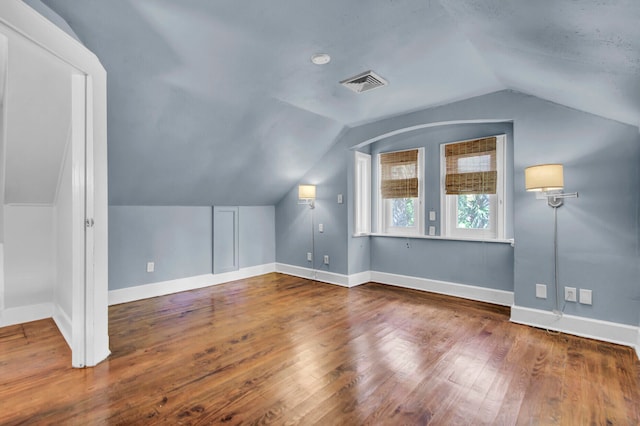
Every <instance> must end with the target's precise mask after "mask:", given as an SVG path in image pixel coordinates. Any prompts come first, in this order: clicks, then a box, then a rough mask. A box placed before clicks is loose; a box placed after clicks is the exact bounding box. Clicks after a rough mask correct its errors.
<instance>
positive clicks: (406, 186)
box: [378, 148, 424, 235]
mask: <svg viewBox="0 0 640 426" xmlns="http://www.w3.org/2000/svg"><path fill="white" fill-rule="evenodd" d="M423 158H424V149H422V148H418V149H411V150H407V151H396V152H386V153H382V154H379V155H378V232H383V233H388V234H398V235H416V234H422V222H423V219H422V204H423V201H422V192H423V191H422V186H423V183H422V174H423V171H422V169H423V166H422V164H423V161H424V160H423Z"/></svg>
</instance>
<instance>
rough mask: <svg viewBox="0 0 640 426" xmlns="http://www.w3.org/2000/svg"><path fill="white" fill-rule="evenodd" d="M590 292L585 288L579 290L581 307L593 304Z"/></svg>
mask: <svg viewBox="0 0 640 426" xmlns="http://www.w3.org/2000/svg"><path fill="white" fill-rule="evenodd" d="M592 302H593V299H592V294H591V290H587V289H586V288H581V289H580V303H582V304H583V305H592V304H593V303H592Z"/></svg>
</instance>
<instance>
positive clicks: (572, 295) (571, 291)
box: [564, 287, 578, 302]
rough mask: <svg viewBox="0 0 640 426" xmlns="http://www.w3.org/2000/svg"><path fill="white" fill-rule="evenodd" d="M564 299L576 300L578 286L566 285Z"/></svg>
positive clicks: (568, 300)
mask: <svg viewBox="0 0 640 426" xmlns="http://www.w3.org/2000/svg"><path fill="white" fill-rule="evenodd" d="M564 300H566V301H567V302H576V301H577V300H578V299H577V298H576V288H575V287H565V288H564Z"/></svg>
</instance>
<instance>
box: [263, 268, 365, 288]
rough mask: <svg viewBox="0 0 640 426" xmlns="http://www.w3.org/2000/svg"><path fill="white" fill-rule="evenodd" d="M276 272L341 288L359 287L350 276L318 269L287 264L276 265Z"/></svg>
mask: <svg viewBox="0 0 640 426" xmlns="http://www.w3.org/2000/svg"><path fill="white" fill-rule="evenodd" d="M276 272H280V273H282V274H287V275H293V276H294V277H300V278H306V279H309V280H314V281H320V282H323V283H326V284H335V285H339V286H341V287H355V286H356V285H358V284H351V280H350V276H348V275H344V274H337V273H335V272H328V271H322V270H318V269H311V268H303V267H302V266H295V265H287V264H286V263H276ZM358 275H359V274H358ZM365 282H367V281H365ZM360 284H363V283H360Z"/></svg>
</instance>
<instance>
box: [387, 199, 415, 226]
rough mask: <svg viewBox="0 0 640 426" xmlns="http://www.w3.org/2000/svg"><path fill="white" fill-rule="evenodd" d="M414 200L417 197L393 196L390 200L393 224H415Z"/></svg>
mask: <svg viewBox="0 0 640 426" xmlns="http://www.w3.org/2000/svg"><path fill="white" fill-rule="evenodd" d="M414 200H415V198H392V199H390V200H388V202H390V203H391V226H400V227H411V226H414V224H415V213H414V209H413V207H414V204H413V201H414Z"/></svg>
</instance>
